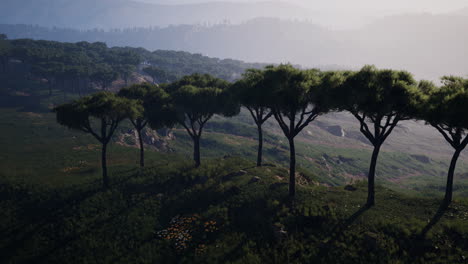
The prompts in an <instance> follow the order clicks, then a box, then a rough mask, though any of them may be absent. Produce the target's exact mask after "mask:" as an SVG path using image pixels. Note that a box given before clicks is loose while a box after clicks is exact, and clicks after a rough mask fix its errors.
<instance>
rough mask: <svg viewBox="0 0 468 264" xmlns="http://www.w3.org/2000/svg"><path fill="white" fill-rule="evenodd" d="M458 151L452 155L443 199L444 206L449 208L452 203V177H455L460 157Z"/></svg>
mask: <svg viewBox="0 0 468 264" xmlns="http://www.w3.org/2000/svg"><path fill="white" fill-rule="evenodd" d="M460 153H461V151H460V150H456V151H455V153H454V154H453V157H452V161H451V162H450V168H449V171H448V175H447V186H446V187H445V198H444V206H446V207H447V206H449V205H450V203H452V193H453V176H454V175H455V168H456V166H457V161H458V157H460Z"/></svg>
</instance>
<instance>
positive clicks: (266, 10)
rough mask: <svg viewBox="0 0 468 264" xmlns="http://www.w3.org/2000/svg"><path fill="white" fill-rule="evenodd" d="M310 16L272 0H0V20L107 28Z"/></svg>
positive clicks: (297, 8) (289, 5)
mask: <svg viewBox="0 0 468 264" xmlns="http://www.w3.org/2000/svg"><path fill="white" fill-rule="evenodd" d="M314 15H317V14H316V13H313V12H312V11H310V10H308V9H305V8H303V7H298V6H294V5H292V4H289V3H286V2H275V1H265V2H249V3H247V2H245V3H234V2H232V3H231V2H223V3H221V2H211V3H210V2H209V3H201V4H183V5H182V4H181V5H163V4H149V3H143V2H136V1H131V0H97V1H96V0H93V1H91V0H80V1H74V0H2V8H1V9H0V23H3V24H32V25H41V26H46V27H54V26H55V27H71V28H80V29H91V28H106V29H109V28H129V27H149V26H168V25H180V24H206V23H208V24H216V23H241V22H244V21H247V20H250V19H252V18H255V17H259V16H260V17H277V18H289V17H297V18H298V19H306V18H308V17H313V16H314Z"/></svg>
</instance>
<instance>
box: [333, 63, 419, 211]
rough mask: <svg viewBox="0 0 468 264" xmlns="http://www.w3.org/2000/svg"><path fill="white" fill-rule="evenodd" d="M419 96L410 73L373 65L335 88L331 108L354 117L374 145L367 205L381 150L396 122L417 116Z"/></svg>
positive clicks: (371, 203) (364, 68)
mask: <svg viewBox="0 0 468 264" xmlns="http://www.w3.org/2000/svg"><path fill="white" fill-rule="evenodd" d="M347 75H349V74H347ZM419 95H420V90H419V89H418V86H417V83H416V81H415V80H414V78H413V76H412V75H411V74H410V73H408V72H405V71H394V70H380V69H377V68H376V67H374V66H365V67H363V68H362V69H361V70H360V71H359V72H356V73H354V74H350V75H349V76H348V77H347V78H346V81H345V82H344V83H343V84H342V85H339V86H337V89H334V96H333V97H334V100H332V101H334V108H337V109H338V110H347V111H349V112H350V113H351V114H353V115H354V116H355V117H356V119H357V120H358V121H359V122H360V130H361V133H362V134H363V135H364V136H365V137H366V138H367V139H368V140H369V141H370V142H371V143H372V145H373V146H374V151H373V153H372V158H371V163H370V168H369V173H368V184H369V186H368V199H367V205H368V206H372V205H374V203H375V198H374V197H375V194H374V179H375V168H376V164H377V158H378V154H379V151H380V147H381V146H382V144H383V143H384V142H385V140H386V139H387V138H388V136H389V135H390V134H391V133H392V131H393V129H394V128H395V127H396V126H397V124H398V122H400V121H402V120H407V119H412V118H414V117H415V116H416V115H417V109H418V104H419V103H420V98H421V97H420V96H419ZM332 101H331V102H332Z"/></svg>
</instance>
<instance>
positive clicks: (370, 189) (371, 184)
mask: <svg viewBox="0 0 468 264" xmlns="http://www.w3.org/2000/svg"><path fill="white" fill-rule="evenodd" d="M380 146H381V145H380V143H379V144H377V145H374V151H373V152H372V158H371V163H370V167H369V174H368V176H367V178H368V182H367V184H368V185H367V204H366V205H367V206H369V207H370V206H373V205H374V204H375V168H376V166H377V158H378V157H379V152H380Z"/></svg>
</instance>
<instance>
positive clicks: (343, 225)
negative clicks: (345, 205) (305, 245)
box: [314, 205, 371, 263]
mask: <svg viewBox="0 0 468 264" xmlns="http://www.w3.org/2000/svg"><path fill="white" fill-rule="evenodd" d="M370 208H371V207H369V206H366V205H364V206H362V207H361V208H360V209H359V210H358V211H356V212H355V213H353V214H352V215H351V216H350V217H348V218H346V219H344V221H342V222H340V223H339V224H338V225H336V227H335V228H334V229H332V231H331V234H332V235H331V237H330V239H328V240H327V241H326V242H324V243H322V244H321V245H320V250H319V252H318V254H317V256H316V262H317V263H321V260H323V258H325V257H326V256H327V255H328V253H329V252H330V250H331V249H332V245H333V244H334V243H335V242H336V241H337V240H338V239H339V238H340V236H341V235H343V233H344V232H345V231H346V230H347V229H348V228H349V227H350V226H351V225H352V224H353V223H354V222H355V221H356V219H358V218H359V217H360V216H361V215H362V214H364V213H365V212H366V211H367V210H369V209H370ZM314 263H315V262H314Z"/></svg>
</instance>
